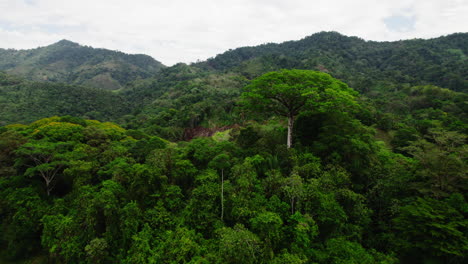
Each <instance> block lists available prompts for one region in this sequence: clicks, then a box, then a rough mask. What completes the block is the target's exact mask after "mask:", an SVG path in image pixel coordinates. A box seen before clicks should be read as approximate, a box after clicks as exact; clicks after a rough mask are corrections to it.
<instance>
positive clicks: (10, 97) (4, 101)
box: [0, 72, 130, 126]
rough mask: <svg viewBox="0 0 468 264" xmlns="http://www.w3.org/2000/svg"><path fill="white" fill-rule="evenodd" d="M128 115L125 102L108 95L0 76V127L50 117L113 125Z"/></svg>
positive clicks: (90, 90) (98, 90)
mask: <svg viewBox="0 0 468 264" xmlns="http://www.w3.org/2000/svg"><path fill="white" fill-rule="evenodd" d="M129 112H130V108H129V104H128V103H127V101H126V99H125V98H123V97H121V96H119V95H116V94H115V93H113V92H111V91H106V90H102V89H97V88H93V87H85V86H78V85H69V84H64V83H52V82H34V81H27V80H24V79H22V78H19V77H17V76H11V75H8V74H5V73H3V72H0V126H3V125H8V124H12V123H23V124H26V123H30V122H32V121H34V120H37V119H40V118H44V117H50V116H54V115H72V116H77V117H83V118H89V119H97V120H101V121H110V120H113V121H115V120H117V119H118V118H119V117H121V116H123V115H125V114H128V113H129Z"/></svg>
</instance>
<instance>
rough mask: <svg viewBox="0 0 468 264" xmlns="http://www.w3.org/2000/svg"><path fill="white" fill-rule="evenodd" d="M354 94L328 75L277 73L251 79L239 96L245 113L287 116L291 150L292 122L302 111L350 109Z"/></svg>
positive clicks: (305, 72)
mask: <svg viewBox="0 0 468 264" xmlns="http://www.w3.org/2000/svg"><path fill="white" fill-rule="evenodd" d="M356 95H357V93H356V92H355V91H354V90H353V89H351V88H349V87H348V85H346V84H345V83H343V82H341V81H339V80H337V79H335V78H333V77H332V76H330V75H329V74H327V73H323V72H317V71H310V70H280V71H275V72H269V73H266V74H264V75H262V76H260V77H258V78H256V79H254V80H252V82H251V83H250V84H249V85H247V86H246V87H245V89H244V92H243V93H242V99H241V104H242V105H243V106H244V107H245V108H246V109H248V110H253V111H259V112H261V111H266V112H272V113H275V114H277V115H280V116H284V117H287V118H288V138H287V146H288V148H291V146H292V135H293V127H294V119H295V118H296V116H297V115H298V114H299V113H301V111H306V110H307V111H317V112H324V111H336V110H343V109H344V108H345V109H346V108H348V109H351V108H352V107H354V106H356V105H357V103H356V101H355V96H356ZM343 107H344V108H343Z"/></svg>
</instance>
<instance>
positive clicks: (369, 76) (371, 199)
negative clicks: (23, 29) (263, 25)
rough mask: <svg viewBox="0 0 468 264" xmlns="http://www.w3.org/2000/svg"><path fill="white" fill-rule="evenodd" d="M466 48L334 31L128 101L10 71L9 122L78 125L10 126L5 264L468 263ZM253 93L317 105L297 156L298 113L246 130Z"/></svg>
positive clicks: (4, 108) (225, 62)
mask: <svg viewBox="0 0 468 264" xmlns="http://www.w3.org/2000/svg"><path fill="white" fill-rule="evenodd" d="M60 45H69V46H72V47H73V46H74V45H72V44H70V43H68V44H67V43H66V42H65V43H61V44H60ZM466 47H467V45H466V34H454V35H450V36H446V37H442V38H438V39H433V40H411V41H400V42H396V43H395V42H388V43H376V42H366V41H363V40H360V39H358V38H348V37H344V36H342V35H339V34H337V33H319V34H316V35H314V36H311V37H308V38H305V39H303V40H301V41H298V42H288V43H283V44H280V45H275V44H267V45H263V46H261V47H252V48H242V49H238V50H234V51H229V52H227V53H225V54H222V55H219V56H217V57H216V58H214V59H210V60H208V61H207V62H202V63H196V64H192V65H185V64H178V65H174V66H173V67H168V68H164V69H162V70H160V71H159V72H158V73H156V74H155V75H153V76H152V78H151V79H141V80H137V81H134V82H132V83H130V84H129V85H128V86H127V87H125V88H124V89H123V90H122V91H121V92H120V93H119V94H112V95H111V94H109V93H108V92H105V91H102V90H94V89H90V88H85V87H76V86H70V85H62V84H53V83H32V82H27V81H24V80H23V79H21V78H18V77H13V76H10V75H7V74H4V73H0V113H1V114H0V119H1V121H0V122H3V123H1V124H0V125H4V124H10V123H13V122H16V121H21V122H25V123H27V122H29V121H33V120H36V119H38V118H41V117H45V116H50V115H53V114H60V115H62V114H69V116H61V117H60V116H53V117H48V118H43V119H40V120H37V121H35V122H33V123H31V124H28V125H21V124H13V125H7V126H4V127H0V197H1V198H2V199H0V262H2V263H3V262H6V263H10V262H12V261H13V262H14V263H17V262H19V263H23V262H24V263H29V262H34V263H36V262H41V261H43V262H50V263H465V262H466V255H467V254H468V253H467V239H466V231H467V228H468V227H467V222H466V214H467V212H468V204H467V202H466V201H467V197H466V193H467V177H466V164H467V162H466V132H467V131H468V130H467V125H466V121H467V116H466V112H467V111H466V94H465V93H464V92H460V91H464V90H465V89H466V80H465V79H466V78H465V75H466V74H462V73H464V72H465V71H466V70H464V69H465V68H466V67H465V66H464V65H463V63H461V62H462V61H461V60H462V59H466V58H465V57H466V56H465V55H464V54H466V53H467V52H468V51H467V50H466ZM75 48H76V53H75V54H71V55H66V54H64V53H61V51H60V50H62V48H60V47H56V51H57V54H61V56H62V55H63V56H64V57H63V59H64V60H68V58H75V59H76V60H77V61H76V64H77V65H83V64H82V62H83V61H81V59H80V58H81V57H80V56H81V55H80V54H81V52H82V49H81V48H82V47H76V45H75ZM63 50H69V49H68V48H67V49H63ZM63 50H62V51H63ZM36 51H38V52H44V54H43V55H44V56H43V57H42V58H43V59H44V60H45V61H43V62H44V63H45V64H47V63H49V62H58V61H61V57H60V56H58V55H57V56H56V57H54V56H55V55H54V56H51V55H52V53H48V52H47V49H39V50H36ZM92 51H93V52H94V51H95V50H92ZM2 52H3V55H5V52H4V51H2V50H0V53H2ZM7 53H8V52H7ZM34 53H35V52H31V54H32V55H31V56H32V57H34V56H35V55H34ZM90 54H91V53H90ZM3 55H1V54H0V57H1V56H3ZM65 55H66V56H65ZM41 56H42V55H41ZM67 56H69V57H67ZM126 58H127V59H131V58H134V59H135V60H137V61H135V63H136V64H142V65H143V66H144V67H146V66H148V67H151V65H152V64H151V61H146V62H145V58H144V57H138V58H137V57H132V56H129V57H126ZM88 59H89V60H90V61H94V62H95V63H98V64H99V63H100V59H97V58H93V56H91V57H89V58H87V59H86V60H88ZM104 60H105V59H104ZM20 62H21V60H20ZM0 64H1V63H0ZM85 64H86V63H85ZM41 65H42V63H41ZM145 65H146V66H145ZM99 67H100V66H99ZM99 67H96V68H93V67H91V69H89V72H88V71H85V72H83V74H84V75H86V76H88V77H90V78H93V76H100V77H99V78H101V77H103V75H106V74H107V73H106V72H105V71H103V72H99V73H97V72H93V71H94V69H97V68H99ZM282 68H285V69H288V70H281V69H282ZM293 68H300V69H313V70H320V71H322V72H313V71H308V70H291V69H293ZM133 70H135V69H133ZM133 70H128V71H127V72H128V76H122V75H119V73H118V71H117V72H113V73H112V74H114V73H115V74H116V75H112V74H111V77H112V79H115V80H116V78H119V80H123V81H125V82H128V81H131V80H132V78H133V77H134V76H135V75H134V74H133V73H134V71H133ZM221 71H222V72H221ZM272 71H275V72H272ZM266 72H272V73H268V74H266V75H263V76H264V77H259V78H258V79H255V78H256V77H258V76H261V75H262V74H264V73H266ZM324 72H330V73H331V74H332V75H333V76H335V77H337V78H339V79H340V80H342V81H338V80H337V79H333V78H331V77H330V75H328V74H326V73H324ZM95 73H96V74H97V75H94V74H95ZM31 74H34V72H31ZM46 74H48V76H49V73H46ZM80 76H81V77H83V75H80ZM80 76H78V75H77V76H75V77H76V78H78V79H79V78H81V77H80ZM265 76H266V77H265ZM49 77H50V76H49ZM75 77H73V78H75ZM88 77H86V78H88ZM296 77H297V78H298V79H295V78H296ZM57 78H59V77H57ZM83 78H85V77H83ZM99 78H97V79H98V80H99ZM263 78H267V79H268V80H269V81H271V82H272V83H274V82H276V81H278V83H276V84H275V85H270V84H272V83H268V82H262V80H264V79H263ZM78 79H77V80H78ZM249 79H254V80H253V81H249ZM74 80H75V79H74ZM81 80H83V81H84V82H86V81H85V80H84V79H80V81H81ZM100 80H104V81H103V83H105V82H106V80H110V78H107V79H106V78H102V79H100ZM344 82H346V83H348V84H349V85H350V86H352V87H354V88H357V89H358V90H360V91H361V94H362V95H361V96H359V97H358V94H357V93H355V92H353V90H351V88H349V87H348V86H347V85H345V84H344ZM249 83H250V85H249ZM308 85H309V86H308ZM434 85H440V86H442V87H445V88H441V87H437V86H434ZM245 86H247V87H248V88H247V90H248V89H254V88H255V87H256V88H258V87H262V89H261V90H258V89H257V91H256V93H255V96H253V98H250V99H252V100H251V101H250V102H251V103H252V102H254V101H255V100H257V99H261V100H260V101H262V100H264V99H265V100H266V99H267V95H269V93H270V92H279V95H281V96H284V97H282V98H283V99H284V98H286V99H288V98H289V99H292V101H291V102H293V103H295V102H299V104H298V105H297V106H300V105H302V106H301V107H299V108H298V109H297V113H299V112H300V113H299V114H298V116H297V120H296V122H295V124H294V123H293V125H295V131H296V132H295V135H294V140H295V145H294V149H288V148H287V147H286V146H285V144H284V141H285V140H286V137H287V131H286V129H285V127H286V125H285V120H283V118H282V117H275V116H271V113H265V112H264V113H259V114H258V115H257V116H256V117H255V120H254V121H253V120H251V121H246V120H247V116H245V115H244V112H243V111H242V109H240V108H238V107H236V103H237V102H238V101H239V100H244V99H246V98H245V96H246V95H245V94H244V98H243V99H242V98H241V97H240V95H241V88H242V87H245ZM109 87H110V86H109ZM302 88H304V89H302ZM446 88H449V89H446ZM297 90H300V91H301V92H300V93H294V91H297ZM456 91H457V92H456ZM248 92H249V91H247V93H248ZM252 95H253V94H252ZM262 96H263V97H262ZM61 98H63V100H62V99H61ZM295 100H296V101H295ZM273 101H274V100H273ZM127 102H128V103H130V104H127ZM269 103H272V102H271V100H270V101H269ZM260 106H261V107H262V108H263V109H267V108H271V109H273V108H276V109H277V110H278V109H280V110H281V109H282V110H285V109H286V110H288V107H285V108H284V107H283V108H281V107H282V106H281V104H274V103H273V104H264V105H261V104H254V105H251V107H252V108H256V107H260ZM283 106H284V105H283ZM278 107H279V108H278ZM293 110H294V109H293ZM293 112H294V111H293ZM295 113H296V112H295ZM83 118H97V119H99V120H111V121H114V122H120V123H121V124H124V127H121V126H118V125H116V124H114V123H110V122H100V121H96V120H88V119H83ZM213 135H214V136H213ZM220 135H222V136H220ZM181 139H183V140H181ZM167 140H172V141H173V142H170V141H167ZM48 194H49V195H48Z"/></svg>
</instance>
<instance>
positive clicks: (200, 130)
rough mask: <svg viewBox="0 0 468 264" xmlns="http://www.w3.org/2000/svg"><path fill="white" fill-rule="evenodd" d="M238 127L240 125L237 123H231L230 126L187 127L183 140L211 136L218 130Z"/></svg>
mask: <svg viewBox="0 0 468 264" xmlns="http://www.w3.org/2000/svg"><path fill="white" fill-rule="evenodd" d="M238 127H239V125H238V124H235V125H230V126H223V127H212V128H206V127H195V128H186V129H185V131H184V136H183V140H186V141H189V140H192V139H194V138H196V137H211V136H213V135H214V134H215V133H216V132H222V131H226V130H228V129H231V128H238Z"/></svg>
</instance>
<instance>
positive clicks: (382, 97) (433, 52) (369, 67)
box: [122, 32, 468, 139]
mask: <svg viewBox="0 0 468 264" xmlns="http://www.w3.org/2000/svg"><path fill="white" fill-rule="evenodd" d="M467 47H468V34H467V33H459V34H452V35H449V36H445V37H439V38H435V39H428V40H422V39H416V40H404V41H396V42H373V41H364V40H362V39H359V38H357V37H347V36H344V35H341V34H339V33H336V32H321V33H317V34H314V35H311V36H309V37H307V38H304V39H302V40H299V41H289V42H285V43H282V44H266V45H261V46H257V47H244V48H238V49H235V50H230V51H227V52H225V53H223V54H220V55H217V56H216V57H214V58H211V59H208V60H207V61H204V62H200V63H195V64H191V65H185V64H177V65H174V66H172V67H168V68H165V69H163V70H162V71H160V72H159V73H158V74H157V75H155V76H154V77H153V78H151V79H147V80H141V81H136V82H133V83H131V84H130V85H129V86H128V87H127V88H126V89H125V90H124V91H123V93H122V95H124V96H125V97H127V98H129V100H130V101H131V102H133V105H134V106H136V107H137V108H138V112H139V114H138V115H137V118H135V119H133V120H132V121H131V123H130V124H128V125H130V126H131V127H140V128H145V127H146V128H147V132H151V133H158V134H159V135H162V136H165V137H170V138H173V139H180V138H182V135H183V133H184V132H183V130H184V129H186V128H194V127H197V126H204V127H216V126H225V125H229V124H232V123H238V122H240V121H241V120H240V119H239V118H238V117H239V115H238V113H235V112H234V111H235V110H234V109H235V108H234V107H233V105H234V104H235V102H236V101H237V98H238V96H239V95H240V93H241V91H242V88H243V87H244V86H245V85H247V84H248V83H249V82H250V80H251V79H253V78H255V77H258V76H259V75H261V74H263V73H266V72H269V71H274V70H279V69H283V68H284V69H294V68H296V69H309V70H318V71H323V72H327V73H330V74H331V75H332V76H334V77H335V78H338V79H340V80H342V81H344V82H345V83H347V84H349V86H350V87H352V88H354V89H356V90H357V91H359V92H361V94H362V97H363V100H366V102H367V103H368V104H369V105H370V107H371V108H373V109H374V110H372V111H370V112H372V113H373V114H372V117H368V118H373V119H382V118H383V117H384V116H386V118H388V115H390V116H392V120H393V121H391V122H392V123H395V124H396V123H398V122H400V121H401V120H402V119H403V118H404V116H405V115H408V114H411V112H413V111H417V110H420V108H427V109H430V108H431V107H432V106H434V104H435V102H436V101H437V98H435V97H433V98H431V99H430V101H431V102H432V103H429V102H428V101H427V102H426V103H425V104H421V103H419V104H418V103H415V101H417V100H423V99H421V95H419V93H418V92H414V91H418V90H421V86H427V85H429V86H436V89H449V90H451V91H453V93H450V96H449V97H450V98H451V99H449V100H451V101H452V103H453V104H456V105H457V107H456V108H447V109H445V110H444V112H445V115H446V116H445V117H447V118H449V119H450V118H452V119H453V120H459V119H461V120H465V121H466V115H465V114H464V113H466V112H468V109H467V108H466V105H464V104H463V99H461V98H463V97H464V96H465V95H466V92H467V91H468V80H467V76H468V64H467V63H466V62H467V60H466V58H467V54H468V49H467ZM418 87H419V88H418ZM431 89H432V88H430V89H428V90H431ZM426 90H427V89H426ZM444 93H445V92H444ZM447 93H449V92H448V91H447ZM425 94H426V95H428V92H425ZM364 98H370V100H367V99H364ZM454 98H458V99H456V102H454V101H453V100H455V99H454ZM435 108H437V107H435ZM452 114H454V115H456V116H452ZM438 116H439V118H442V117H444V114H440V115H438ZM445 117H444V118H445ZM382 122H384V121H382ZM453 122H455V121H453ZM167 131H169V133H167ZM175 131H179V132H177V133H178V136H176V135H174V133H176V132H175Z"/></svg>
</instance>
